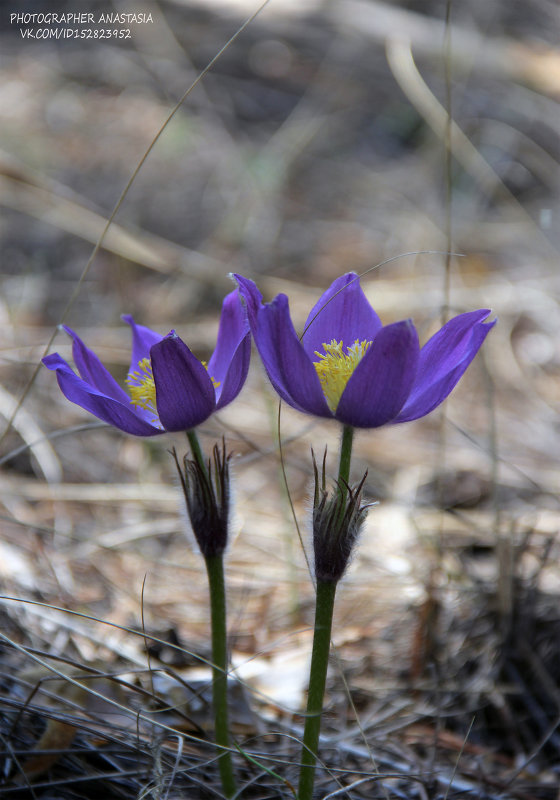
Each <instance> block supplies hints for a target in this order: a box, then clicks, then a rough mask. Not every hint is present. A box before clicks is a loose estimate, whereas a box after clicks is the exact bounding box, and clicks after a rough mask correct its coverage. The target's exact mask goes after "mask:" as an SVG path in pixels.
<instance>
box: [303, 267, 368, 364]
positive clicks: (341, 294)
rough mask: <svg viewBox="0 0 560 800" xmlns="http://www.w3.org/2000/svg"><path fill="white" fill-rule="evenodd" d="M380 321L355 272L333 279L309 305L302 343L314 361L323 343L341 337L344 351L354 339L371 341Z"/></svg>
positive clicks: (321, 350)
mask: <svg viewBox="0 0 560 800" xmlns="http://www.w3.org/2000/svg"><path fill="white" fill-rule="evenodd" d="M381 327H382V325H381V320H380V319H379V317H378V316H377V314H376V313H375V311H374V310H373V308H372V307H371V305H370V304H369V302H368V300H367V298H366V296H365V294H364V293H363V291H362V287H361V286H360V279H359V278H358V276H357V275H356V273H355V272H348V273H347V274H346V275H342V276H341V277H340V278H337V279H336V280H335V281H334V283H333V284H331V286H330V287H329V288H328V289H327V291H326V292H325V293H324V294H323V295H322V297H321V298H320V300H319V301H318V302H317V303H316V304H315V305H314V306H313V308H312V309H311V312H310V314H309V316H308V318H307V322H306V323H305V328H304V333H303V345H304V347H305V350H306V352H307V354H308V356H309V357H310V358H311V359H312V360H315V358H314V355H315V351H318V352H319V353H322V352H323V344H329V343H330V342H331V341H332V340H333V339H336V341H337V342H339V341H340V340H342V343H343V345H344V352H346V348H347V347H351V346H352V345H353V344H354V342H355V341H356V340H357V341H358V342H361V341H363V340H365V341H367V342H372V341H373V339H374V338H375V336H376V334H377V332H378V331H379V330H381Z"/></svg>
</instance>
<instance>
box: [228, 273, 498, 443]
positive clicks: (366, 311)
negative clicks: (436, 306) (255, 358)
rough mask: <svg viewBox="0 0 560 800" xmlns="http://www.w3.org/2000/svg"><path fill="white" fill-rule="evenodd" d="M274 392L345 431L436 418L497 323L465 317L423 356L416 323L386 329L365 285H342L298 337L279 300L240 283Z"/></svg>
mask: <svg viewBox="0 0 560 800" xmlns="http://www.w3.org/2000/svg"><path fill="white" fill-rule="evenodd" d="M234 277H235V279H236V280H237V282H238V284H239V290H240V292H241V294H242V296H243V298H244V300H245V303H246V306H247V313H248V317H249V324H250V327H251V331H252V333H253V337H254V339H255V342H256V345H257V348H258V350H259V353H260V356H261V358H262V361H263V363H264V366H265V369H266V371H267V373H268V376H269V378H270V380H271V382H272V385H273V386H274V388H275V389H276V391H277V392H278V394H279V395H280V397H281V398H282V399H283V400H285V401H286V402H287V403H288V404H289V405H291V406H292V407H293V408H296V409H298V411H302V412H304V413H306V414H313V415H315V416H318V417H331V418H332V417H334V418H335V419H337V420H338V421H339V422H342V423H343V424H344V425H350V426H352V427H357V428H378V427H380V426H381V425H386V424H387V423H396V422H409V421H410V420H413V419H418V418H419V417H423V416H425V415H426V414H429V413H430V411H433V409H434V408H436V406H438V405H439V404H440V403H441V402H442V401H443V400H444V399H445V398H446V397H447V395H448V394H449V393H450V392H451V390H452V389H453V388H454V387H455V385H456V384H457V382H458V381H459V379H460V377H461V376H462V375H463V373H464V372H465V370H466V369H467V367H468V366H469V364H470V363H471V361H472V360H473V358H474V357H475V355H476V354H477V352H478V350H479V349H480V347H481V345H482V342H483V341H484V339H485V338H486V336H487V334H488V332H489V331H490V329H491V328H492V327H493V325H494V324H495V322H490V323H485V322H483V320H485V319H486V318H487V317H488V315H489V314H490V311H489V310H488V309H481V310H479V311H470V312H468V313H466V314H459V316H457V317H454V318H453V319H451V320H450V321H449V322H447V323H446V324H445V325H444V326H443V327H442V328H441V329H440V330H439V331H438V332H437V333H436V334H435V335H434V336H432V338H431V339H430V340H429V341H428V342H427V343H426V344H425V345H424V346H423V347H422V349H420V346H419V343H418V334H417V333H416V329H415V327H414V325H413V323H412V321H411V320H404V321H402V322H395V323H393V324H392V325H386V326H383V324H382V323H381V320H380V319H379V317H378V316H377V314H376V313H375V311H374V310H373V308H372V307H371V305H370V304H369V302H368V300H367V299H366V297H365V295H364V293H363V291H362V289H361V287H360V281H359V277H358V276H357V275H356V274H355V273H351V272H349V273H348V274H346V275H343V276H341V277H340V278H337V279H336V280H335V281H334V283H333V284H332V285H331V286H330V288H329V289H327V291H326V292H325V293H324V294H323V296H322V297H321V298H320V300H319V301H318V302H317V303H316V304H315V306H314V307H313V308H312V309H311V312H310V314H309V316H308V318H307V322H306V324H305V328H304V331H303V335H302V337H301V339H300V337H298V335H297V333H296V331H295V329H294V326H293V324H292V320H291V318H290V310H289V306H288V298H287V297H286V296H285V295H283V294H279V295H278V296H277V297H275V298H274V300H273V301H272V302H270V303H267V304H266V305H264V304H263V302H262V295H261V293H260V292H259V290H258V289H257V287H256V285H255V284H254V283H253V281H251V280H248V279H247V278H243V277H242V276H241V275H235V276H234Z"/></svg>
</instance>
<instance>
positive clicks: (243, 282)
mask: <svg viewBox="0 0 560 800" xmlns="http://www.w3.org/2000/svg"><path fill="white" fill-rule="evenodd" d="M232 278H234V279H235V280H236V281H237V283H238V286H239V291H240V293H241V296H242V297H243V300H244V301H245V306H246V309H247V317H248V320H249V325H250V327H251V331H252V333H253V335H254V332H255V330H256V327H257V315H258V312H259V309H260V308H261V307H262V305H263V302H262V294H261V293H260V292H259V290H258V289H257V285H256V283H255V282H254V281H251V280H249V278H244V277H243V275H238V274H237V273H235V272H234V273H232Z"/></svg>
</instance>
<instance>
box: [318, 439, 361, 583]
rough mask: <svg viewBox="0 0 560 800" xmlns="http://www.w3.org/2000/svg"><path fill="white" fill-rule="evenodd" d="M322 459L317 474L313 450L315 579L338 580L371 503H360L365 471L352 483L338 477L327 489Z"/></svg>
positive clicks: (346, 564)
mask: <svg viewBox="0 0 560 800" xmlns="http://www.w3.org/2000/svg"><path fill="white" fill-rule="evenodd" d="M325 460H326V453H325V456H324V457H323V465H322V470H321V476H319V469H318V467H317V463H316V461H315V454H313V470H314V473H315V491H314V497H313V551H314V554H315V577H316V579H317V581H318V582H325V583H336V582H338V581H339V580H340V579H341V578H342V576H343V574H344V571H345V570H346V567H347V566H348V562H349V560H350V556H351V555H352V550H353V548H354V545H355V543H356V541H357V540H358V537H359V535H360V530H361V527H362V524H363V522H364V520H365V518H366V516H367V512H368V509H369V508H370V506H371V505H373V503H364V504H362V489H363V486H364V483H365V480H366V478H367V472H366V473H365V475H364V477H363V478H362V480H361V481H360V482H359V483H358V484H356V485H355V486H348V484H346V483H345V482H343V481H339V482H338V483H337V484H336V486H335V488H334V489H333V490H332V491H331V492H329V491H328V490H327V488H326V479H325Z"/></svg>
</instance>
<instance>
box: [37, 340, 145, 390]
mask: <svg viewBox="0 0 560 800" xmlns="http://www.w3.org/2000/svg"><path fill="white" fill-rule="evenodd" d="M63 328H64V330H65V331H66V333H67V334H68V335H69V336H71V337H72V356H73V358H74V362H75V364H76V366H77V368H78V372H79V373H80V375H81V377H82V378H83V380H84V381H85V382H86V383H88V384H90V386H92V387H93V388H94V389H97V390H98V391H99V392H100V393H101V394H104V395H107V397H112V398H113V399H114V400H118V401H119V402H121V403H123V404H125V405H126V404H128V403H130V397H129V396H128V395H127V393H126V392H125V391H124V389H122V388H121V387H120V386H119V384H118V383H117V382H116V380H115V379H114V378H113V376H112V375H111V374H110V373H109V372H108V370H107V369H106V368H105V367H104V366H103V364H102V363H101V361H100V360H99V358H98V357H97V356H96V355H95V353H94V352H93V350H90V349H89V347H86V346H85V344H84V343H83V341H82V340H81V339H80V337H79V336H78V334H77V333H74V331H73V330H72V329H71V328H69V327H68V326H67V325H63ZM49 369H52V368H51V367H49Z"/></svg>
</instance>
